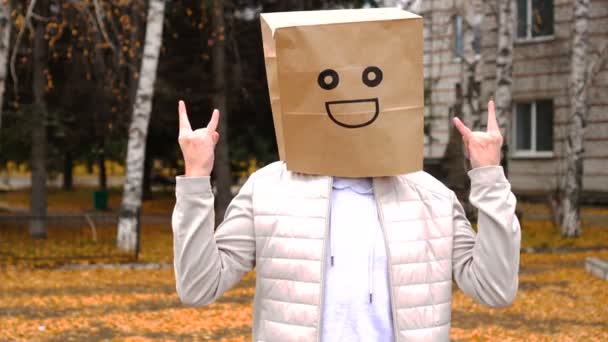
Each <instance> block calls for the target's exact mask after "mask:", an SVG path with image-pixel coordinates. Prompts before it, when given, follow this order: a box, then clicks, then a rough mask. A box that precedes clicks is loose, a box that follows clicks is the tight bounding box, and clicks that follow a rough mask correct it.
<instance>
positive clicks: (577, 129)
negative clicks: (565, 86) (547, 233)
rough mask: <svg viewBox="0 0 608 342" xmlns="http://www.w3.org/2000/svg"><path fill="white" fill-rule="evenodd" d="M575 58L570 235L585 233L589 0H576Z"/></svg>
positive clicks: (565, 201) (566, 232) (567, 195)
mask: <svg viewBox="0 0 608 342" xmlns="http://www.w3.org/2000/svg"><path fill="white" fill-rule="evenodd" d="M573 13H574V21H573V31H572V57H571V61H570V82H569V83H570V84H569V93H570V116H569V117H568V137H567V139H566V163H567V165H566V177H565V187H564V190H565V192H564V194H563V197H562V205H561V208H562V210H563V211H562V213H563V217H562V221H561V232H562V235H563V236H566V237H576V236H579V235H580V233H581V218H580V196H581V190H582V187H583V159H584V147H583V143H584V138H583V137H584V133H585V126H586V124H585V121H586V117H587V84H586V83H587V78H588V77H591V76H592V75H587V67H588V60H587V47H588V39H589V36H588V27H589V0H575V1H574V8H573Z"/></svg>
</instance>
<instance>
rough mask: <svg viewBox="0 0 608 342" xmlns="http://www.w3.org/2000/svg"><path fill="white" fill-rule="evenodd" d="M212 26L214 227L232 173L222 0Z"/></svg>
mask: <svg viewBox="0 0 608 342" xmlns="http://www.w3.org/2000/svg"><path fill="white" fill-rule="evenodd" d="M211 16H212V17H211V23H212V25H213V42H214V45H213V51H212V57H211V58H212V63H213V83H214V89H215V92H214V94H213V106H214V107H215V108H217V109H219V110H220V112H221V115H220V123H219V125H218V128H217V131H218V133H219V134H220V140H219V142H218V144H217V146H216V147H215V164H214V170H213V173H214V179H215V187H216V190H217V194H216V197H215V221H216V226H217V224H219V223H220V222H222V220H223V219H224V213H225V212H226V208H227V207H228V204H229V203H230V200H231V199H232V191H231V189H230V188H231V187H232V175H231V170H230V155H229V150H228V116H229V113H228V111H227V110H226V69H225V64H224V61H225V59H226V27H225V23H224V4H223V1H221V0H214V1H213V11H211Z"/></svg>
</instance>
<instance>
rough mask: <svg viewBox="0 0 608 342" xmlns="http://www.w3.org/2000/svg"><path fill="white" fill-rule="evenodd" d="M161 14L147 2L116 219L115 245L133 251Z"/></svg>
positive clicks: (160, 1) (157, 4) (159, 5)
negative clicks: (140, 55) (136, 84)
mask: <svg viewBox="0 0 608 342" xmlns="http://www.w3.org/2000/svg"><path fill="white" fill-rule="evenodd" d="M164 11H165V2H164V0H150V3H149V5H148V19H147V24H146V37H145V42H144V53H143V57H142V61H141V71H140V73H139V84H138V87H137V94H136V95H135V105H134V106H133V116H132V118H131V126H130V127H129V142H128V145H127V161H126V173H125V183H124V188H123V196H122V204H121V207H120V217H119V220H118V233H117V245H118V248H120V249H122V250H126V251H135V249H136V248H137V241H138V236H137V220H138V212H139V210H140V208H141V195H142V183H143V174H144V161H145V154H146V137H147V135H148V124H149V122H150V113H151V111H152V98H153V95H154V82H155V80H156V70H157V66H158V57H159V54H160V47H161V43H162V32H163V19H164Z"/></svg>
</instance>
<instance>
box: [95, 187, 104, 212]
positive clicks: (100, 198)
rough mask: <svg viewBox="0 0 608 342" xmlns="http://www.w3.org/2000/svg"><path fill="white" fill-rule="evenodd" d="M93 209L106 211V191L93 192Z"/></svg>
mask: <svg viewBox="0 0 608 342" xmlns="http://www.w3.org/2000/svg"><path fill="white" fill-rule="evenodd" d="M93 208H95V210H107V209H108V192H107V191H94V192H93Z"/></svg>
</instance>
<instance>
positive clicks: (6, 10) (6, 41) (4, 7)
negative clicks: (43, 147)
mask: <svg viewBox="0 0 608 342" xmlns="http://www.w3.org/2000/svg"><path fill="white" fill-rule="evenodd" d="M11 26H12V25H11V3H10V1H0V131H1V130H2V106H3V104H4V89H5V85H6V69H7V67H8V50H9V47H10V46H9V45H10V37H11Z"/></svg>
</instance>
